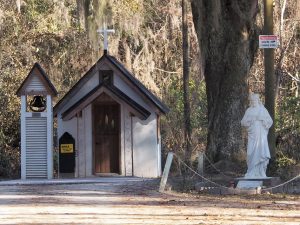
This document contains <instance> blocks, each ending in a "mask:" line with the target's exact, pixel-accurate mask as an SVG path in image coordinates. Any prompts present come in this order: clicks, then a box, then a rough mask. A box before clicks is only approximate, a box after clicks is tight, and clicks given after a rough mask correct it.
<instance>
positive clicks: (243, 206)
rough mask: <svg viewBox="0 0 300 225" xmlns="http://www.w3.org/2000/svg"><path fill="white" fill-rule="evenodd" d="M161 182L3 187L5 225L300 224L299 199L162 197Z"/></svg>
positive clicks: (0, 214) (0, 213)
mask: <svg viewBox="0 0 300 225" xmlns="http://www.w3.org/2000/svg"><path fill="white" fill-rule="evenodd" d="M99 179H100V178H99ZM101 179H104V178H101ZM158 183H159V181H158V180H146V181H143V180H136V181H129V182H127V181H124V180H121V179H120V180H119V181H118V180H117V181H114V182H111V179H110V180H107V182H105V179H104V182H102V183H88V184H58V185H15V186H0V224H164V225H168V224H172V225H175V224H236V225H241V224H259V225H261V224H280V225H282V224H295V225H299V224H300V198H299V196H287V195H252V196H220V195H216V196H213V195H198V194H182V193H175V192H167V193H164V194H161V193H159V192H157V191H156V190H157V189H158Z"/></svg>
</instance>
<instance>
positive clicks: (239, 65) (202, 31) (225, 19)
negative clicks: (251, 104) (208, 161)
mask: <svg viewBox="0 0 300 225" xmlns="http://www.w3.org/2000/svg"><path fill="white" fill-rule="evenodd" d="M192 13H193V20H194V26H195V29H196V32H197V36H198V42H199V47H200V49H201V53H202V56H201V58H202V60H204V61H203V62H202V64H203V65H204V67H205V68H204V74H205V81H206V93H207V101H208V137H207V153H208V154H209V155H210V156H211V158H212V159H213V160H214V161H218V160H220V159H229V160H235V159H236V158H237V157H238V155H239V154H238V153H239V151H241V150H242V149H243V148H244V143H243V139H242V132H241V130H242V129H241V125H240V121H241V119H242V117H243V115H244V113H245V109H246V107H247V105H248V101H247V97H248V87H247V78H248V74H249V70H250V67H251V66H252V63H253V59H254V54H255V52H256V50H257V47H258V46H257V33H256V27H255V16H256V14H257V0H192Z"/></svg>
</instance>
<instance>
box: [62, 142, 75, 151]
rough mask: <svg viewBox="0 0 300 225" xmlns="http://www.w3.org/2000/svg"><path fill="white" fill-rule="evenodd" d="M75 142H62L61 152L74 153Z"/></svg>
mask: <svg viewBox="0 0 300 225" xmlns="http://www.w3.org/2000/svg"><path fill="white" fill-rule="evenodd" d="M73 151H74V149H73V144H61V145H60V152H61V153H73Z"/></svg>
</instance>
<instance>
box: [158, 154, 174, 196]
mask: <svg viewBox="0 0 300 225" xmlns="http://www.w3.org/2000/svg"><path fill="white" fill-rule="evenodd" d="M172 160H173V153H172V152H169V153H168V157H167V161H166V164H165V168H164V172H163V175H162V177H161V180H160V186H159V192H163V191H164V190H165V187H166V184H167V180H168V176H169V171H170V168H171V164H172Z"/></svg>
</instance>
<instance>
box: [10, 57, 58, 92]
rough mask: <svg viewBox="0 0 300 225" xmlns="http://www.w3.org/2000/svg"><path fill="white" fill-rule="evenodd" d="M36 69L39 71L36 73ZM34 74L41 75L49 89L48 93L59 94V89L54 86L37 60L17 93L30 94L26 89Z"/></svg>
mask: <svg viewBox="0 0 300 225" xmlns="http://www.w3.org/2000/svg"><path fill="white" fill-rule="evenodd" d="M34 70H37V71H38V73H34ZM34 75H37V76H39V78H40V79H41V81H42V82H43V84H44V85H45V88H46V89H47V90H48V93H49V94H50V95H52V96H57V91H56V89H55V87H54V86H53V84H52V83H51V81H50V80H49V78H48V76H47V74H46V72H45V71H44V69H43V68H42V67H41V66H40V64H38V63H37V62H36V63H35V64H34V65H33V67H32V69H31V70H30V72H29V74H28V75H27V77H26V78H25V80H24V81H23V82H22V84H21V86H20V87H19V89H18V90H17V92H16V95H18V96H21V95H23V94H28V93H26V90H25V89H26V86H27V84H28V81H29V80H30V78H31V77H32V76H34Z"/></svg>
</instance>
